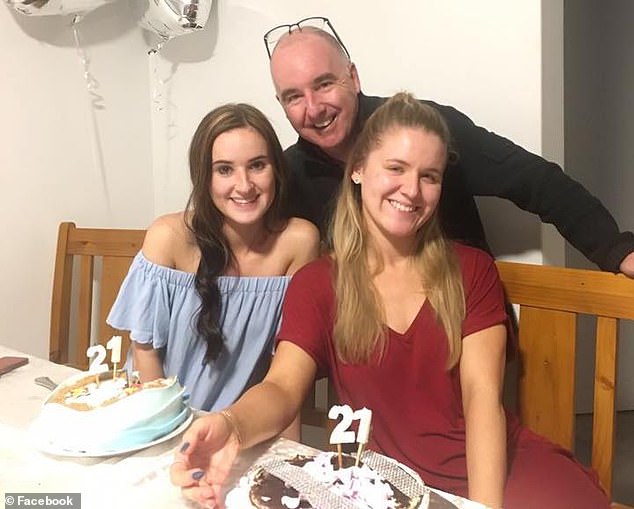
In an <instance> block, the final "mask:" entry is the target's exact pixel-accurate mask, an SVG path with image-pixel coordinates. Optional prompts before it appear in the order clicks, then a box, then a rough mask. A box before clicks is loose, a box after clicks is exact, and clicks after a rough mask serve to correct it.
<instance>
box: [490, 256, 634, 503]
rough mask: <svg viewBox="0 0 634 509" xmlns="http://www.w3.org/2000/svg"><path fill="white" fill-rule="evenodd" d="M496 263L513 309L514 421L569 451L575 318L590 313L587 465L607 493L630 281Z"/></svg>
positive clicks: (633, 287) (633, 285) (631, 308)
mask: <svg viewBox="0 0 634 509" xmlns="http://www.w3.org/2000/svg"><path fill="white" fill-rule="evenodd" d="M497 266H498V270H499V272H500V276H501V278H502V281H503V283H504V287H505V289H506V292H507V295H508V297H509V299H510V301H511V302H512V303H514V304H519V306H520V312H519V349H520V367H519V377H518V411H519V414H520V418H521V420H522V422H523V423H524V424H525V425H527V426H528V427H529V428H531V429H532V430H534V431H535V432H537V433H539V434H540V435H542V436H545V437H547V438H549V439H550V440H552V441H553V442H556V443H558V444H560V445H562V446H563V447H565V448H567V449H570V450H573V448H574V437H575V405H574V401H575V400H574V398H575V344H576V333H577V316H578V315H581V314H585V315H593V316H596V319H597V324H596V337H595V343H596V354H595V373H594V414H593V427H592V467H593V468H594V469H595V470H596V471H597V472H598V474H599V479H600V482H601V485H602V486H603V488H604V489H605V490H606V492H607V493H608V495H609V496H611V492H612V467H613V461H614V437H615V396H616V369H617V352H618V324H619V320H621V319H627V320H632V319H634V280H632V279H628V278H627V277H625V276H623V275H615V274H611V273H607V272H599V271H591V270H577V269H567V268H560V267H549V266H541V265H527V264H520V263H509V262H498V263H497ZM613 507H614V508H625V507H628V506H625V505H619V504H614V505H613Z"/></svg>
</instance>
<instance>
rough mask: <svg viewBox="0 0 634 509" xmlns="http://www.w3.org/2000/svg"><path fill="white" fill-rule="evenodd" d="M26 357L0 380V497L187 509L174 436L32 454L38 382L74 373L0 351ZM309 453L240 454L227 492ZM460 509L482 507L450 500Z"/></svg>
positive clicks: (89, 507)
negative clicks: (268, 462) (78, 498)
mask: <svg viewBox="0 0 634 509" xmlns="http://www.w3.org/2000/svg"><path fill="white" fill-rule="evenodd" d="M5 355H13V356H26V357H28V358H29V363H28V364H26V365H24V366H21V367H19V368H17V369H15V370H13V371H11V372H9V373H6V374H4V375H2V376H0V491H1V492H3V493H81V494H82V509H93V508H94V509H101V508H104V509H106V508H108V509H110V508H112V507H126V508H127V507H129V508H134V509H144V508H147V509H150V508H151V509H163V508H165V509H168V508H169V509H173V508H176V507H178V508H194V507H198V506H197V505H196V504H193V503H192V502H189V501H187V500H185V499H184V498H183V497H182V496H181V494H180V490H179V489H178V488H176V487H174V486H172V484H171V483H170V481H169V466H170V464H171V462H172V458H173V454H174V451H175V449H176V448H177V447H178V446H179V444H180V437H179V436H176V437H174V438H171V439H170V440H167V441H165V442H163V443H160V444H157V445H154V446H152V447H149V448H147V449H143V450H141V451H137V452H134V453H129V454H123V455H119V456H111V457H100V458H87V457H81V458H69V457H56V456H52V455H48V454H45V453H42V452H40V451H39V450H37V449H36V448H35V447H34V446H33V444H32V440H31V439H30V437H29V426H30V424H31V422H32V421H33V420H34V419H35V417H36V416H37V415H38V413H39V411H40V407H41V405H42V402H43V401H44V400H45V399H46V397H47V396H48V394H49V391H48V389H45V388H44V387H41V386H39V385H36V384H35V383H34V379H35V378H36V377H38V376H48V377H49V378H51V379H52V380H53V381H55V382H60V381H62V380H64V379H65V378H67V377H68V376H70V375H72V374H74V373H76V372H77V370H76V369H74V368H71V367H68V366H62V365H59V364H54V363H52V362H50V361H48V360H44V359H39V358H37V357H34V356H31V355H26V354H23V353H21V352H18V351H16V350H13V349H10V348H7V347H4V346H2V345H0V356H5ZM314 451H315V450H314V449H312V448H310V447H308V446H305V445H302V444H298V443H296V442H292V441H290V440H286V439H283V438H279V439H276V440H271V441H269V442H265V443H263V444H260V445H258V446H256V447H252V448H251V449H248V450H247V451H243V452H242V453H241V454H240V457H239V458H238V460H237V461H236V463H235V465H234V466H233V468H232V472H231V474H230V476H229V481H228V489H229V488H230V487H231V486H233V485H234V484H235V483H236V482H237V481H238V479H239V478H240V477H241V476H242V475H243V473H244V472H246V471H247V470H248V468H249V467H250V466H251V465H253V464H254V463H255V462H258V461H261V460H263V459H265V458H267V457H270V456H273V455H275V456H279V455H281V456H285V457H290V456H294V455H296V454H301V453H310V452H314ZM451 500H452V502H454V503H455V504H456V505H457V506H458V507H459V508H460V509H478V508H481V507H482V506H481V505H480V504H475V503H474V502H470V501H468V500H464V499H460V498H459V497H451Z"/></svg>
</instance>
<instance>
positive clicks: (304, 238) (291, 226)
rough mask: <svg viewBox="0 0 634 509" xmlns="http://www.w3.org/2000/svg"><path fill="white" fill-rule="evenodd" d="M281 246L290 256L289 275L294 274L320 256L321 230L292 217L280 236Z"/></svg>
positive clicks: (303, 220) (308, 222) (307, 222)
mask: <svg viewBox="0 0 634 509" xmlns="http://www.w3.org/2000/svg"><path fill="white" fill-rule="evenodd" d="M280 241H281V242H280V244H281V246H282V249H283V250H284V252H285V253H286V255H287V256H288V261H289V267H288V272H287V274H289V275H291V274H294V273H295V272H296V271H297V270H298V269H299V268H300V267H302V266H304V265H305V264H306V263H308V262H310V261H311V260H314V259H315V258H316V257H317V256H318V255H319V230H318V229H317V227H316V226H315V225H314V224H313V223H311V222H310V221H307V220H305V219H300V218H298V217H292V218H290V219H289V220H288V223H287V225H286V228H284V230H283V231H282V232H281V234H280Z"/></svg>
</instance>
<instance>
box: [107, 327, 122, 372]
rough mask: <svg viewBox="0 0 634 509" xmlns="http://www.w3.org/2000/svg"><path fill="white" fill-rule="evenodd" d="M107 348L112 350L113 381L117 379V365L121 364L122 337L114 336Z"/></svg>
mask: <svg viewBox="0 0 634 509" xmlns="http://www.w3.org/2000/svg"><path fill="white" fill-rule="evenodd" d="M106 348H108V350H110V362H112V364H113V368H112V379H113V380H114V379H115V378H117V364H118V363H119V362H121V336H112V337H111V338H110V340H109V341H108V342H107V343H106Z"/></svg>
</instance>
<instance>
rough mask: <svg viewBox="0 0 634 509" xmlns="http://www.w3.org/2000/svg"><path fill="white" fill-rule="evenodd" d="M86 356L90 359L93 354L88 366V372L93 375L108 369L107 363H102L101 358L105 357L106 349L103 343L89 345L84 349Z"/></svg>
mask: <svg viewBox="0 0 634 509" xmlns="http://www.w3.org/2000/svg"><path fill="white" fill-rule="evenodd" d="M86 356H87V357H88V358H89V359H90V358H91V357H93V356H94V359H93V361H92V362H91V363H90V365H89V367H88V372H89V373H92V374H94V375H97V374H99V373H105V372H106V371H108V364H104V363H103V360H104V359H105V358H106V349H105V348H104V347H103V345H93V346H89V347H88V349H87V350H86Z"/></svg>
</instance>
